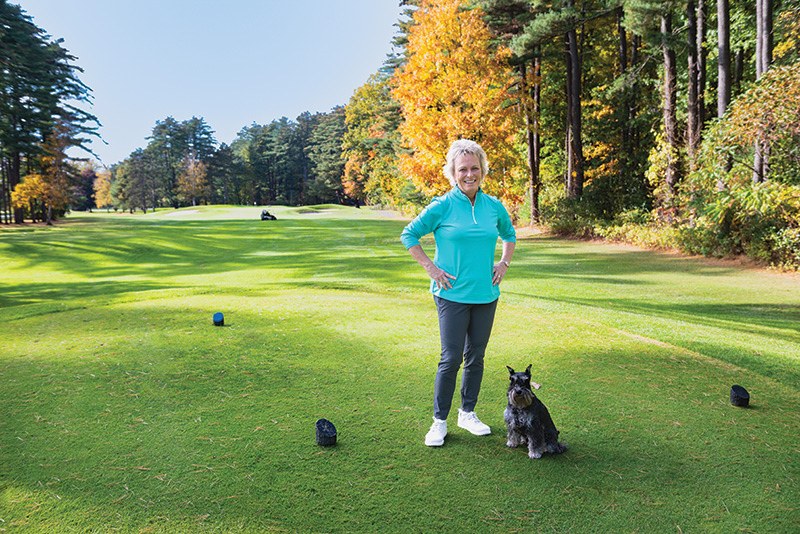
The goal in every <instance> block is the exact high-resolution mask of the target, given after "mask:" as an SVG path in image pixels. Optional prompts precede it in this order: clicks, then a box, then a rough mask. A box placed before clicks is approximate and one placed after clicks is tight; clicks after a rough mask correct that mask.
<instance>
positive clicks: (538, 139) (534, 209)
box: [531, 46, 542, 223]
mask: <svg viewBox="0 0 800 534" xmlns="http://www.w3.org/2000/svg"><path fill="white" fill-rule="evenodd" d="M533 77H534V80H535V81H534V84H533V160H532V161H533V166H534V169H535V171H534V175H535V177H536V183H535V185H536V188H535V193H536V194H535V195H534V190H533V189H532V190H531V222H533V220H534V215H535V218H536V222H537V223H539V222H541V220H542V214H541V211H540V210H539V191H540V189H541V187H542V178H541V175H540V174H539V173H540V170H541V167H542V136H541V133H540V129H541V128H540V125H539V117H541V116H542V58H541V47H539V46H537V47H536V57H535V58H534V60H533Z"/></svg>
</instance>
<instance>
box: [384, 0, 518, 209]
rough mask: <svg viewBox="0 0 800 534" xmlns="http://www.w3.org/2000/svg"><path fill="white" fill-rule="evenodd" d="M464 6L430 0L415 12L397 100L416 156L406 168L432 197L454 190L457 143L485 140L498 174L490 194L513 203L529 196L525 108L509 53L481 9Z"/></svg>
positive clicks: (403, 159)
mask: <svg viewBox="0 0 800 534" xmlns="http://www.w3.org/2000/svg"><path fill="white" fill-rule="evenodd" d="M465 4H466V2H464V1H462V0H423V1H422V3H421V5H420V7H419V9H418V10H417V11H416V13H415V14H414V24H413V26H412V27H411V30H410V34H409V38H408V47H407V50H408V52H409V54H410V58H409V61H408V63H407V64H406V65H405V66H404V67H403V68H402V69H401V70H400V71H399V72H398V73H397V74H396V75H395V78H394V88H393V92H392V94H393V96H394V97H395V98H396V99H397V100H398V101H399V102H400V104H401V106H402V112H403V116H404V118H405V122H404V123H403V124H402V125H401V127H400V131H401V133H402V136H403V142H404V144H405V145H407V146H408V147H409V148H411V149H412V153H411V154H404V155H401V156H400V169H401V171H402V172H404V173H406V174H407V175H408V176H410V177H411V179H412V180H413V182H414V184H415V186H416V187H417V188H418V189H419V190H420V191H422V192H423V193H424V194H425V195H427V196H434V195H439V194H442V193H444V192H446V191H447V190H449V189H450V183H449V182H448V180H447V178H445V177H444V175H443V174H442V167H443V165H444V163H445V156H446V154H447V149H448V148H449V146H450V144H451V143H452V142H453V141H455V140H456V139H460V138H467V139H472V140H474V141H477V142H478V143H480V144H481V146H482V147H483V148H484V150H485V151H486V153H487V155H488V158H489V164H490V176H489V179H487V181H486V182H485V190H486V191H487V192H488V193H491V194H493V195H497V196H498V197H500V198H502V199H504V200H505V201H507V202H509V203H512V204H513V203H518V202H519V201H520V200H521V198H522V195H523V194H524V185H523V184H524V172H523V167H524V163H523V161H522V158H521V153H522V151H521V150H520V149H519V148H518V147H517V146H516V144H515V136H516V134H517V133H518V132H519V131H520V128H521V116H520V113H519V112H518V110H517V109H515V108H514V107H512V106H508V105H507V103H508V101H509V100H510V97H509V94H508V91H507V89H508V87H509V86H510V85H511V84H512V82H513V74H512V72H511V69H510V68H509V67H508V66H507V64H506V62H505V59H506V58H507V57H508V56H509V55H510V52H509V50H508V49H507V48H503V47H501V48H499V49H497V50H493V49H492V47H491V43H490V33H489V30H488V29H487V27H486V25H485V24H484V22H483V20H482V18H481V12H480V11H479V10H462V9H461V8H462V7H464V6H465Z"/></svg>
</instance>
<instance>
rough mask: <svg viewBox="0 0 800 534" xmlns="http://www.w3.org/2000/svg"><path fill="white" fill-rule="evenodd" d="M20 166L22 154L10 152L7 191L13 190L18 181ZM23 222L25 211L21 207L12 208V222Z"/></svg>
mask: <svg viewBox="0 0 800 534" xmlns="http://www.w3.org/2000/svg"><path fill="white" fill-rule="evenodd" d="M21 167H22V156H21V155H20V153H19V152H13V153H12V154H11V168H10V169H9V173H8V187H9V191H13V190H14V188H15V187H17V184H19V182H20V169H21ZM9 205H10V204H9ZM24 222H25V212H24V211H23V209H22V208H14V223H15V224H22V223H24Z"/></svg>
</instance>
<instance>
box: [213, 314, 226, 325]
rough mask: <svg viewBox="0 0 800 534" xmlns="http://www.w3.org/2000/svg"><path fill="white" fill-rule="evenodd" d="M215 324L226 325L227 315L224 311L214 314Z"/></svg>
mask: <svg viewBox="0 0 800 534" xmlns="http://www.w3.org/2000/svg"><path fill="white" fill-rule="evenodd" d="M213 320H214V326H224V325H225V317H224V316H223V315H222V313H220V312H217V313H215V314H214V318H213Z"/></svg>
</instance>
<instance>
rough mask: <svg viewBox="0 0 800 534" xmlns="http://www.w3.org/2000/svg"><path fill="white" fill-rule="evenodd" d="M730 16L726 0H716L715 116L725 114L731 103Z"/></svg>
mask: <svg viewBox="0 0 800 534" xmlns="http://www.w3.org/2000/svg"><path fill="white" fill-rule="evenodd" d="M730 26H731V18H730V9H729V7H728V0H717V39H718V40H719V54H718V73H719V74H718V77H717V80H718V81H717V117H722V116H723V115H725V111H727V109H728V105H729V104H730V103H731V42H730V41H731V34H730Z"/></svg>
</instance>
